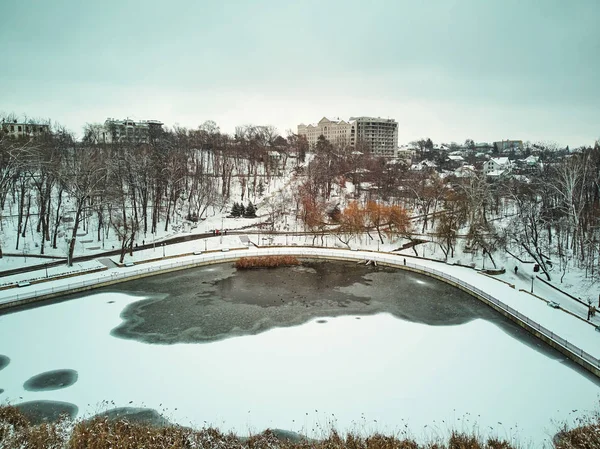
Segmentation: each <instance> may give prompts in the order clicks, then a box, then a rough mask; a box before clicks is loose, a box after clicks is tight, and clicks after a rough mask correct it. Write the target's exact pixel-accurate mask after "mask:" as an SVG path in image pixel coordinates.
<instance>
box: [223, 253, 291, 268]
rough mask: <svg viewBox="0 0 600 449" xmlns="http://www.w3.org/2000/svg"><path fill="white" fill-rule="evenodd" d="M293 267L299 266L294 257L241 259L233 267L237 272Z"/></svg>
mask: <svg viewBox="0 0 600 449" xmlns="http://www.w3.org/2000/svg"><path fill="white" fill-rule="evenodd" d="M294 265H300V261H299V260H298V258H297V257H294V256H256V257H242V258H240V259H239V260H238V261H237V262H236V263H235V267H236V268H237V269H238V270H248V269H252V268H277V267H291V266H294Z"/></svg>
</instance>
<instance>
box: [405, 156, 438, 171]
mask: <svg viewBox="0 0 600 449" xmlns="http://www.w3.org/2000/svg"><path fill="white" fill-rule="evenodd" d="M436 168H437V164H436V163H435V162H433V161H428V160H427V159H425V160H423V161H421V162H419V163H418V164H413V165H411V166H410V169H411V170H413V171H421V170H426V169H434V170H435V169H436Z"/></svg>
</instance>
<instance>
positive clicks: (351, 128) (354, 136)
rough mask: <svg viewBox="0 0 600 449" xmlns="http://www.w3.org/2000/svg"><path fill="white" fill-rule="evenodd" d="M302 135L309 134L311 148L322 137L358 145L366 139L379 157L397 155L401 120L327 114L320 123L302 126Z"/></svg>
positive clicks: (300, 126) (299, 126)
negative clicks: (334, 116)
mask: <svg viewBox="0 0 600 449" xmlns="http://www.w3.org/2000/svg"><path fill="white" fill-rule="evenodd" d="M298 135H300V136H305V137H306V140H307V141H308V144H309V145H310V147H311V148H314V147H315V146H316V144H317V140H318V139H319V136H321V135H322V136H324V137H325V138H326V139H327V140H329V141H330V142H333V143H347V144H348V145H351V146H354V145H356V143H357V142H363V143H365V144H366V145H368V147H369V148H370V149H371V152H372V153H373V154H375V155H377V156H384V157H395V156H396V152H397V148H398V123H397V122H396V121H395V120H393V119H382V118H375V117H351V118H350V120H341V119H339V118H336V119H330V118H327V117H323V118H322V119H321V120H320V121H319V122H318V123H316V124H312V125H305V124H303V123H301V124H300V125H298Z"/></svg>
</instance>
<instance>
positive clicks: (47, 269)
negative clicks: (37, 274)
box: [46, 262, 48, 279]
mask: <svg viewBox="0 0 600 449" xmlns="http://www.w3.org/2000/svg"><path fill="white" fill-rule="evenodd" d="M46 279H48V263H47V262H46Z"/></svg>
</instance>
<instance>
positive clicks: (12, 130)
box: [10, 125, 15, 133]
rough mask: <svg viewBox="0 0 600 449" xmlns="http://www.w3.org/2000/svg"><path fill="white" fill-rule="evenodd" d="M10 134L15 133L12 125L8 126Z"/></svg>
mask: <svg viewBox="0 0 600 449" xmlns="http://www.w3.org/2000/svg"><path fill="white" fill-rule="evenodd" d="M10 132H11V133H13V132H15V126H14V125H10Z"/></svg>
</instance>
